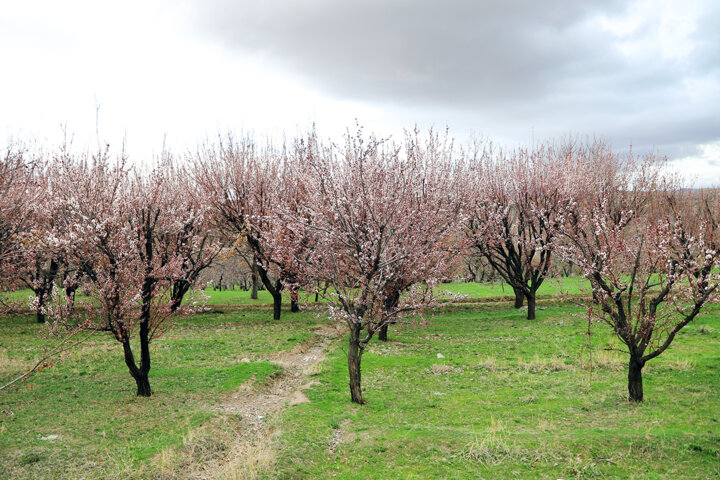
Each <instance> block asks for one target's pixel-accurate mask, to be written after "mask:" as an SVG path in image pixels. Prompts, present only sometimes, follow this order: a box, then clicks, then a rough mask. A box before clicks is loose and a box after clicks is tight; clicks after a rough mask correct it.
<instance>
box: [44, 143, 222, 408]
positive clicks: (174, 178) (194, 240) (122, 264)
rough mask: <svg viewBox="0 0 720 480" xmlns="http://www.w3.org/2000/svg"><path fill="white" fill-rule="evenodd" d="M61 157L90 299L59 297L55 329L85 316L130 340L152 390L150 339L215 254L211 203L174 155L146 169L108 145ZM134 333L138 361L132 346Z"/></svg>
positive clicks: (136, 373)
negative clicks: (113, 156)
mask: <svg viewBox="0 0 720 480" xmlns="http://www.w3.org/2000/svg"><path fill="white" fill-rule="evenodd" d="M62 162H63V164H62V168H61V170H60V175H61V178H60V179H59V180H58V181H59V182H60V183H61V184H63V185H65V188H64V189H59V190H58V191H56V192H55V196H54V198H55V201H56V202H57V203H58V205H57V208H58V210H61V211H65V212H66V214H67V222H68V225H69V228H68V231H67V235H66V237H65V239H64V240H65V242H66V243H67V247H68V248H67V251H71V252H75V253H74V255H75V256H76V258H75V260H76V261H77V262H78V263H82V264H83V265H84V270H85V274H86V275H85V277H84V279H85V280H84V281H85V288H84V290H85V291H86V292H87V294H88V295H89V297H90V300H89V301H87V302H84V304H83V308H82V309H72V310H68V309H67V308H65V305H64V304H62V303H59V302H56V303H55V304H53V305H52V306H51V308H49V312H50V316H51V318H53V320H54V322H53V324H52V328H53V331H54V332H56V333H58V334H62V333H63V332H67V331H73V328H69V326H70V325H74V324H77V323H81V324H82V326H83V328H85V329H91V330H99V331H107V332H109V333H111V334H112V335H113V337H114V338H115V339H116V340H117V341H118V342H120V343H121V344H122V346H123V353H124V359H125V363H126V365H127V367H128V369H129V371H130V374H131V375H132V377H133V379H135V382H136V384H137V394H138V395H140V396H149V395H151V393H152V390H151V388H150V382H149V376H148V374H149V372H150V365H151V364H150V343H151V341H152V340H153V339H155V338H157V337H158V336H159V335H161V334H162V333H163V331H164V329H165V328H166V327H167V325H168V322H167V321H168V319H170V318H171V316H172V315H173V314H175V313H177V312H179V311H180V310H181V303H182V300H183V298H184V297H185V295H186V294H187V293H188V291H189V289H190V287H192V285H193V283H194V281H195V280H196V279H197V276H198V274H199V271H200V270H202V269H203V268H205V267H206V266H207V265H208V264H209V262H210V260H211V259H212V257H213V255H214V250H213V249H212V248H210V247H208V244H207V237H206V235H207V233H206V225H205V222H206V215H205V211H204V207H203V206H202V205H199V204H197V203H195V202H193V201H192V197H191V196H190V195H188V190H187V189H186V188H184V187H183V183H182V181H181V180H180V179H179V178H178V172H177V171H176V170H175V169H174V167H173V166H172V164H171V163H170V162H169V161H165V162H162V163H161V164H159V165H158V166H157V167H156V168H155V169H154V170H153V171H152V172H151V173H150V174H149V175H146V176H145V175H141V174H139V173H133V172H131V171H130V170H128V169H127V168H126V166H125V160H124V159H121V161H119V162H118V163H117V164H113V163H112V162H110V161H109V159H108V154H107V151H104V152H99V153H98V154H97V155H96V156H94V157H92V158H91V159H82V160H79V161H78V160H75V159H74V158H72V157H71V156H69V155H65V156H64V158H63V159H62ZM185 310H186V311H192V310H193V306H190V307H186V309H185ZM135 335H137V337H138V340H139V344H140V361H139V363H138V362H137V361H136V360H135V352H134V351H133V348H132V339H133V337H134V336H135Z"/></svg>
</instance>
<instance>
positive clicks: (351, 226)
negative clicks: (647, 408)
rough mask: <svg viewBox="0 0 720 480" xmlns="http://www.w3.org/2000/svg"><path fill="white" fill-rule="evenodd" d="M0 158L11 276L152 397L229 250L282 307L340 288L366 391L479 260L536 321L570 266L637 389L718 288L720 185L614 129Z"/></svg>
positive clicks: (357, 378)
mask: <svg viewBox="0 0 720 480" xmlns="http://www.w3.org/2000/svg"><path fill="white" fill-rule="evenodd" d="M1 167H2V168H0V174H2V178H0V213H2V217H0V218H1V219H2V220H1V221H2V223H1V224H0V229H1V230H0V278H2V279H3V280H4V281H6V282H7V281H16V282H17V281H18V280H19V279H22V280H23V281H24V282H25V283H26V284H27V285H28V286H30V288H32V289H33V290H34V291H35V293H36V305H37V308H38V312H39V316H38V319H39V320H42V319H43V316H45V315H47V316H48V317H49V318H50V319H51V320H52V321H51V322H49V323H50V325H51V328H52V331H53V332H54V333H56V334H59V335H68V334H70V333H71V332H77V331H78V330H85V329H89V330H100V331H107V332H110V333H111V334H112V335H113V336H114V338H116V339H117V340H118V342H120V343H121V344H122V346H123V352H124V358H125V362H126V364H127V366H128V369H129V371H130V373H131V375H132V376H133V378H134V379H135V381H136V383H137V388H138V390H137V392H138V395H150V393H151V389H150V384H149V378H148V373H149V371H150V342H151V340H152V339H153V338H155V337H157V336H158V335H159V334H160V333H162V331H163V329H164V327H165V326H167V325H168V322H167V320H168V319H169V318H170V317H171V316H172V315H174V314H176V313H178V312H181V311H188V312H191V311H193V310H194V309H195V308H197V307H196V305H197V303H196V302H194V301H190V302H188V300H187V299H188V296H190V297H193V296H197V295H200V292H198V291H197V290H194V289H193V288H194V287H197V280H198V277H199V275H200V273H201V272H202V271H203V270H204V269H205V268H207V267H208V265H210V263H211V262H212V261H213V259H214V258H215V257H216V256H217V255H218V253H219V252H220V251H224V252H227V251H232V250H234V251H237V252H242V253H243V255H244V256H245V257H244V258H251V259H252V261H251V264H252V265H251V266H252V267H253V268H255V270H256V272H257V275H258V276H259V278H260V280H261V281H262V283H263V285H264V286H265V288H266V289H267V290H268V292H270V294H271V295H272V296H273V298H274V308H273V315H274V318H276V319H279V318H280V315H281V302H282V292H283V291H284V290H287V291H288V292H289V296H290V298H291V310H292V311H296V310H297V309H298V308H299V292H300V291H307V292H315V293H316V295H322V296H323V297H324V298H325V299H326V300H327V304H328V306H329V313H330V316H331V317H332V318H334V319H337V320H339V321H342V322H344V323H345V324H346V325H347V327H348V332H349V344H348V371H349V378H350V393H351V399H352V401H354V402H357V403H363V396H362V389H361V359H362V355H363V351H364V350H365V348H366V346H367V345H368V343H369V342H370V341H371V339H372V338H373V337H374V336H375V334H376V333H377V334H378V336H380V337H381V338H383V337H384V338H387V329H388V326H389V325H392V324H393V323H395V322H397V321H399V320H400V319H401V318H403V317H406V316H411V315H413V316H415V317H416V318H422V314H423V312H424V311H426V310H427V309H428V308H429V307H432V306H433V305H434V304H436V303H437V301H438V298H437V288H436V286H437V284H438V283H440V282H441V281H443V280H444V279H446V278H447V276H448V275H449V274H450V272H451V271H453V269H454V268H456V266H457V263H458V259H462V258H466V257H467V256H468V255H470V256H474V257H476V258H479V259H482V260H483V261H484V262H487V264H489V265H491V266H492V267H493V268H494V269H495V270H496V271H497V273H498V274H499V275H500V276H501V277H502V278H503V279H504V280H505V281H506V282H507V283H508V284H509V285H511V286H512V287H513V290H514V291H515V294H516V307H519V306H521V305H522V304H523V301H527V306H528V318H529V319H533V318H535V296H536V292H537V290H538V288H539V287H540V285H541V284H542V283H543V281H545V280H546V279H547V278H548V277H549V276H550V275H553V274H554V265H555V264H556V263H557V262H556V260H557V259H562V260H563V261H564V262H571V263H572V264H574V265H576V266H577V268H579V269H580V271H581V272H582V274H583V275H584V276H585V277H586V278H588V279H589V281H590V285H591V292H589V293H590V296H589V300H588V302H587V309H588V314H589V315H590V317H591V318H593V319H594V320H596V321H598V322H603V323H606V324H608V325H609V326H610V327H611V328H612V329H613V331H614V332H615V334H616V335H617V337H618V338H619V339H620V340H621V341H622V342H623V344H624V345H625V346H626V347H627V353H628V354H629V357H630V362H629V378H628V389H629V397H630V399H631V400H634V401H641V400H642V399H643V391H642V368H643V366H644V365H645V363H646V362H647V361H649V360H650V359H652V358H654V357H656V356H658V355H660V354H661V353H662V352H663V351H664V350H666V349H667V348H668V346H669V345H670V344H671V342H672V341H673V339H674V338H675V336H676V334H677V332H678V331H679V330H680V329H682V328H683V327H684V326H685V325H687V324H688V323H689V322H691V321H692V320H693V319H694V318H695V317H696V316H697V315H698V314H699V313H700V312H701V310H702V309H703V307H704V306H705V305H707V304H708V303H710V302H716V301H718V282H719V281H720V278H719V276H718V267H720V265H718V264H719V263H720V249H719V248H718V241H720V238H719V235H720V228H719V225H718V220H719V219H718V218H717V212H718V207H720V203H718V198H717V195H716V194H715V192H714V191H694V190H684V189H683V188H681V184H680V182H679V180H678V179H677V178H675V177H673V176H672V175H669V174H667V173H666V172H665V171H664V169H663V167H664V165H663V162H662V159H661V158H659V157H658V156H657V155H655V154H648V155H645V156H640V157H638V156H636V155H634V154H633V153H632V152H630V153H628V154H626V155H617V154H615V153H613V152H612V151H611V150H610V149H609V148H608V147H607V145H605V144H604V143H602V142H593V143H591V144H583V143H578V142H576V143H566V144H563V145H560V146H557V145H551V144H545V145H541V146H539V147H535V148H532V149H518V150H514V151H503V150H501V149H496V148H494V147H493V146H492V145H491V144H490V143H485V144H482V145H480V146H478V147H474V148H472V149H469V150H463V149H459V148H456V147H455V146H454V145H453V142H452V140H451V139H450V138H449V137H448V136H447V135H445V136H441V135H437V134H435V133H433V132H430V133H429V134H427V135H421V134H420V133H419V132H417V131H413V132H408V133H407V134H406V136H405V138H404V139H403V142H401V143H393V142H389V141H383V140H380V139H377V138H376V137H374V136H372V135H366V134H364V132H362V130H360V131H358V132H357V133H356V134H355V135H350V134H348V135H347V136H346V138H345V140H344V142H343V143H341V144H335V143H332V142H322V141H320V140H319V138H318V137H317V135H316V134H315V133H314V132H311V133H310V134H309V135H307V136H306V137H304V138H298V139H297V140H295V141H294V142H291V143H288V144H285V145H283V146H282V147H281V148H278V147H275V146H273V145H266V146H263V147H261V146H258V145H257V144H256V143H255V142H254V141H253V139H252V138H250V137H243V138H234V137H232V136H228V137H225V138H222V139H220V140H219V141H218V142H216V143H214V144H208V145H204V146H202V147H201V148H199V149H198V150H197V151H196V152H193V153H189V154H187V155H186V156H185V158H183V159H182V162H178V161H177V160H174V159H173V158H171V156H170V155H164V156H162V158H160V159H159V160H158V161H157V162H156V164H155V165H154V166H153V167H152V168H151V169H148V170H142V169H140V168H139V167H135V168H131V167H130V166H129V165H128V163H127V161H126V160H125V158H124V156H123V155H120V158H118V159H111V158H110V155H109V152H108V151H107V150H103V151H100V152H97V153H96V154H95V155H76V154H71V153H70V152H69V150H68V149H60V150H58V152H57V153H56V154H54V155H53V156H52V157H51V159H50V160H46V157H44V156H36V157H35V158H29V157H28V156H27V152H23V151H21V150H17V149H11V150H8V151H7V152H6V154H5V157H4V159H3V161H2V166H1ZM54 285H60V286H61V288H62V289H64V291H65V294H64V295H58V294H57V292H56V291H55V290H56V289H55V288H54V287H53V286H54ZM78 286H82V289H83V292H85V293H86V294H87V295H88V297H89V299H88V300H87V301H83V302H81V303H82V306H81V305H79V304H78V303H79V302H78V301H75V291H76V289H77V288H78ZM134 336H137V338H138V342H139V346H140V361H139V363H138V362H137V361H136V360H135V353H134V351H133V348H132V345H133V342H131V339H132V338H133V337H134Z"/></svg>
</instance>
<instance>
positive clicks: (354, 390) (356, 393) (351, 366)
mask: <svg viewBox="0 0 720 480" xmlns="http://www.w3.org/2000/svg"><path fill="white" fill-rule="evenodd" d="M362 352H363V349H362V346H361V345H360V325H353V326H352V327H351V330H350V343H349V345H348V373H349V374H350V400H351V401H352V402H353V403H358V404H360V405H362V404H363V403H365V402H363V398H362V385H361V375H360V360H361V359H362Z"/></svg>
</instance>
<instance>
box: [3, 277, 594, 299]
mask: <svg viewBox="0 0 720 480" xmlns="http://www.w3.org/2000/svg"><path fill="white" fill-rule="evenodd" d="M581 285H584V286H586V285H587V282H586V281H585V280H582V279H580V278H579V277H578V278H575V277H573V278H563V279H561V280H560V281H557V280H554V279H549V280H546V281H545V282H543V284H542V285H541V286H540V289H539V290H538V295H545V296H547V295H555V294H557V293H559V292H560V291H562V292H567V293H571V294H573V293H581V289H580V287H581ZM437 290H438V292H439V293H444V292H449V293H453V294H460V295H467V298H468V299H470V300H472V299H482V298H487V297H507V298H508V299H511V298H513V299H514V298H515V297H514V294H513V290H512V288H511V287H510V286H508V285H507V284H506V283H504V282H494V283H464V282H454V283H444V284H442V285H440V286H438V288H437ZM205 294H206V295H207V296H208V297H209V298H208V302H207V304H208V305H209V306H223V305H228V306H233V305H238V306H241V305H272V302H273V299H272V296H271V295H270V293H269V292H268V291H267V290H259V291H258V298H257V299H252V298H250V291H249V290H248V291H245V290H241V289H239V288H238V289H235V290H214V289H212V288H210V287H208V288H206V289H205ZM31 295H33V293H32V291H30V290H29V289H25V290H17V291H14V292H0V298H3V299H6V300H8V301H13V302H23V301H26V300H27V299H28V297H29V296H31ZM78 298H79V299H82V297H78ZM314 299H315V295H314V294H310V295H301V300H302V301H304V302H307V303H314ZM289 301H290V295H289V293H288V292H287V291H284V292H283V303H288V302H289ZM320 301H321V302H322V301H323V300H322V299H320Z"/></svg>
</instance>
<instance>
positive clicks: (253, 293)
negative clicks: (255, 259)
mask: <svg viewBox="0 0 720 480" xmlns="http://www.w3.org/2000/svg"><path fill="white" fill-rule="evenodd" d="M250 280H251V289H250V298H252V299H253V300H257V298H258V276H257V273H255V270H253V273H252V275H251V276H250Z"/></svg>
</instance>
